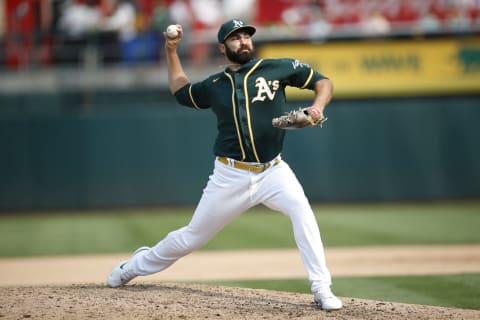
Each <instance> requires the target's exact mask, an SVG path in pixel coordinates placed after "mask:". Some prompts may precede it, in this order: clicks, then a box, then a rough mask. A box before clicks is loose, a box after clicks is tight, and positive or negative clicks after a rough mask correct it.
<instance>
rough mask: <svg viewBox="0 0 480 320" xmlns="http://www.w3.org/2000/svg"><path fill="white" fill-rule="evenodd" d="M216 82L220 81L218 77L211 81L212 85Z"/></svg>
mask: <svg viewBox="0 0 480 320" xmlns="http://www.w3.org/2000/svg"><path fill="white" fill-rule="evenodd" d="M218 80H220V77H218V78H215V79H213V80H212V83H215V82H217V81H218Z"/></svg>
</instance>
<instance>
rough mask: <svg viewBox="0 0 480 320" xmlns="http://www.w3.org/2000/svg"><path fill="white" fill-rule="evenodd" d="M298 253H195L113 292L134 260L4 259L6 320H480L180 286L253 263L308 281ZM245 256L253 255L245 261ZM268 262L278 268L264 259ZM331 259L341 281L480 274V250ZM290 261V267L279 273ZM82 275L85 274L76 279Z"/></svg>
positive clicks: (0, 267) (475, 315)
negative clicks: (112, 279) (121, 270)
mask: <svg viewBox="0 0 480 320" xmlns="http://www.w3.org/2000/svg"><path fill="white" fill-rule="evenodd" d="M294 252H295V250H290V251H289V250H287V251H283V250H274V251H272V252H267V251H262V252H257V253H258V256H255V252H253V251H252V252H233V253H232V252H230V253H228V252H216V253H215V252H213V253H207V252H199V253H194V254H192V255H191V256H189V257H185V258H184V259H182V260H180V261H179V262H178V265H175V266H174V267H172V268H171V269H170V270H171V274H170V275H169V276H167V273H160V274H157V275H155V276H149V277H143V278H137V279H135V281H133V282H132V285H127V286H125V287H123V288H120V289H110V288H107V287H106V286H105V285H104V284H103V282H104V280H105V277H106V275H107V274H108V272H109V271H110V268H111V267H112V265H113V264H114V263H115V262H118V260H119V259H123V258H125V257H126V256H128V255H127V254H125V255H107V256H81V257H50V258H24V259H0V302H1V303H0V319H346V320H349V319H359V320H363V319H365V320H366V319H369V320H370V319H385V320H397V319H398V320H400V319H429V320H430V319H431V320H433V319H440V320H443V319H472V320H479V319H480V311H478V310H465V309H453V308H440V307H432V306H423V305H413V304H401V303H391V302H382V301H371V300H362V299H353V298H348V297H341V299H342V301H343V302H344V305H345V307H344V308H343V309H342V310H339V311H334V312H326V311H323V310H321V309H319V308H318V307H317V306H316V305H315V304H314V303H313V298H312V295H311V294H299V293H289V292H279V291H269V290H258V289H255V290H254V289H246V288H233V287H221V286H211V285H200V284H189V283H178V282H173V281H172V280H174V279H177V280H181V274H182V273H183V276H184V278H183V279H184V280H187V281H188V280H189V279H190V280H192V279H196V280H202V279H201V278H202V276H201V275H202V274H203V278H204V279H207V278H211V277H212V275H213V274H216V275H217V277H218V276H220V277H219V280H220V279H225V278H226V277H228V275H227V274H221V273H218V272H223V271H222V270H232V271H233V272H231V273H230V277H231V275H232V274H235V273H237V274H239V275H240V276H239V278H243V277H246V278H252V279H253V278H256V276H255V275H254V274H250V276H248V274H246V273H245V274H242V273H238V270H240V269H242V265H239V262H241V261H245V260H246V259H247V257H248V261H249V263H247V264H244V265H243V266H248V265H254V269H252V268H250V269H249V270H255V271H256V273H257V274H261V275H262V276H263V277H264V274H270V275H271V277H270V278H283V277H286V276H288V277H291V276H292V275H291V273H290V274H288V275H287V274H284V275H283V276H282V275H281V274H278V273H275V270H284V271H281V272H280V273H282V272H285V270H288V269H293V270H296V271H294V272H293V273H295V272H299V273H302V275H300V277H304V275H303V273H304V271H303V268H301V265H298V262H299V261H298V260H297V258H298V257H297V258H295V254H296V253H294ZM381 252H383V255H382V254H380V253H381ZM241 254H245V255H244V256H243V258H242V256H241ZM252 255H253V256H252ZM255 257H257V260H255ZM260 257H264V259H266V260H268V261H270V263H265V261H262V260H258V259H260ZM327 258H328V259H329V265H330V268H331V269H332V271H333V273H334V276H335V275H347V274H348V269H349V268H350V270H351V272H350V274H351V275H366V273H367V271H369V272H370V274H383V275H385V274H402V273H405V272H407V271H408V272H407V273H408V274H427V273H425V271H427V270H429V269H430V270H433V273H441V272H440V271H441V270H443V271H444V272H443V273H461V272H480V246H478V245H472V246H448V247H441V246H426V247H423V246H420V247H419V246H416V247H390V248H350V249H348V248H342V249H338V250H337V249H333V250H332V249H328V250H327ZM272 259H273V260H272ZM372 259H375V260H373V261H372ZM82 261H83V262H82ZM202 261H203V262H202ZM219 261H222V263H221V265H219ZM286 261H290V265H288V266H287V268H286V269H283V268H276V266H279V264H280V263H286ZM353 261H356V262H357V263H352V262H353ZM369 263H370V267H368V265H369ZM183 264H185V266H182V265H183ZM107 265H108V266H107ZM372 265H373V266H374V267H372ZM395 266H397V267H396V269H395V268H394V267H395ZM413 266H416V267H417V268H416V269H415V268H414V267H413ZM201 269H204V271H203V273H202V272H201ZM62 270H63V272H62ZM170 270H168V271H169V272H170ZM175 270H176V271H175ZM199 270H200V273H199ZM215 270H217V272H215ZM362 270H363V271H362ZM401 270H403V272H402V271H401ZM188 271H190V272H193V274H190V278H188V277H186V276H187V273H186V272H188ZM235 271H237V272H235ZM336 271H338V272H336ZM75 273H77V274H79V275H81V276H80V277H78V278H75V277H72V274H75ZM27 274H30V276H31V277H28V276H26V275H27ZM88 274H90V276H88ZM162 274H163V275H162ZM100 278H101V280H100V281H97V279H100ZM32 279H40V280H41V281H33V280H32ZM52 279H54V280H56V281H53V280H52Z"/></svg>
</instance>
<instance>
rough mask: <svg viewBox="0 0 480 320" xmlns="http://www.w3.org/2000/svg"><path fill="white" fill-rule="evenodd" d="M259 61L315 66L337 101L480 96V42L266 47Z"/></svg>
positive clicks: (299, 95)
mask: <svg viewBox="0 0 480 320" xmlns="http://www.w3.org/2000/svg"><path fill="white" fill-rule="evenodd" d="M259 57H261V58H282V57H295V58H296V59H299V60H301V61H302V62H306V63H308V64H310V65H311V66H312V67H315V68H316V69H317V70H319V71H320V72H321V73H322V74H324V75H325V76H327V77H329V78H330V79H332V81H333V82H334V85H335V96H336V97H372V96H406V95H408V96H412V95H414V96H415V95H435V94H457V93H480V37H462V38H451V39H412V40H375V41H373V40H370V41H362V42H358V41H351V42H346V41H345V42H332V43H329V42H326V43H290V44H267V45H264V46H262V47H261V48H259ZM288 94H289V98H291V99H305V98H309V97H311V93H309V92H308V91H304V90H298V89H294V88H288Z"/></svg>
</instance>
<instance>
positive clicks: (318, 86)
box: [309, 78, 333, 119]
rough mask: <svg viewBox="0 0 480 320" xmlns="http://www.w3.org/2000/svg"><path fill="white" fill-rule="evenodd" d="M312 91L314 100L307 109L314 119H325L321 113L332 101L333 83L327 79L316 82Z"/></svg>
mask: <svg viewBox="0 0 480 320" xmlns="http://www.w3.org/2000/svg"><path fill="white" fill-rule="evenodd" d="M313 90H314V92H315V98H314V99H313V103H312V106H311V107H310V108H309V113H310V114H311V115H312V117H314V118H316V119H323V118H325V116H324V114H323V112H324V110H325V108H326V106H327V105H328V103H329V102H330V100H331V99H332V95H333V83H332V81H331V80H330V79H327V78H324V79H321V80H317V81H316V82H315V84H314V88H313Z"/></svg>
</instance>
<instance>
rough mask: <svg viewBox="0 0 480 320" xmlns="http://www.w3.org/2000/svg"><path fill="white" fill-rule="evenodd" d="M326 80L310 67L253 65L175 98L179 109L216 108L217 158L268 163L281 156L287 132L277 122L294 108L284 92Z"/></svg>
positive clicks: (286, 62) (287, 62) (289, 62)
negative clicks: (280, 116) (181, 105)
mask: <svg viewBox="0 0 480 320" xmlns="http://www.w3.org/2000/svg"><path fill="white" fill-rule="evenodd" d="M321 79H325V77H324V76H323V75H321V74H320V73H319V72H318V71H315V70H313V69H312V68H311V67H310V66H309V65H307V64H304V63H301V62H299V61H298V60H293V59H265V60H263V59H262V60H257V59H255V60H252V61H250V62H249V63H246V64H245V65H243V66H242V67H241V68H240V69H239V70H237V71H232V70H230V69H228V68H227V69H226V70H225V71H224V72H220V73H217V74H214V75H212V76H210V77H208V78H207V79H205V80H203V81H200V82H197V83H193V84H188V85H186V86H184V87H183V88H181V89H180V90H178V91H177V92H176V93H175V97H176V98H177V101H178V102H179V103H180V104H183V105H186V106H189V107H192V108H197V109H206V108H211V109H212V110H213V112H214V113H215V115H216V116H217V129H218V135H217V138H216V142H215V147H214V153H215V155H216V156H225V157H229V158H233V159H236V160H240V161H247V162H268V161H270V160H272V159H273V158H275V157H276V156H277V155H278V154H279V153H281V151H282V146H283V141H284V136H285V131H284V130H281V129H278V128H274V127H273V126H272V119H273V118H274V117H278V116H279V115H281V114H283V113H285V112H286V111H287V110H289V109H291V108H289V107H288V105H287V99H286V98H287V97H286V96H285V87H286V86H293V87H298V88H304V89H310V90H312V89H313V88H314V84H315V82H316V81H318V80H321Z"/></svg>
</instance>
